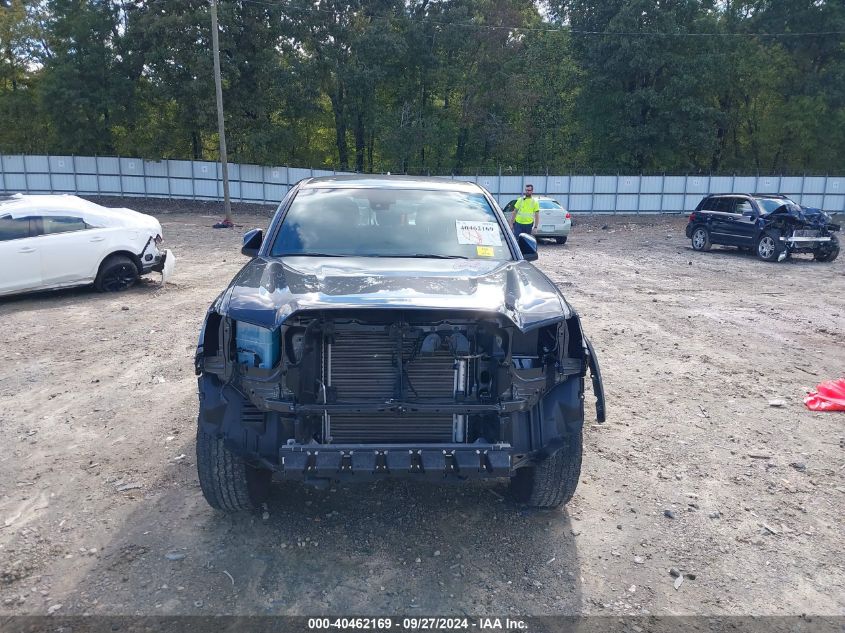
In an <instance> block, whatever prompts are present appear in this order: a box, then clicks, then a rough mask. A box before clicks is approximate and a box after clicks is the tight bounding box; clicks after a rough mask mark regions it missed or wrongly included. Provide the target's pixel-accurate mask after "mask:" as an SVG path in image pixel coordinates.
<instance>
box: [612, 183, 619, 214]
mask: <svg viewBox="0 0 845 633" xmlns="http://www.w3.org/2000/svg"><path fill="white" fill-rule="evenodd" d="M618 209H619V172H616V180H615V181H614V183H613V215H616V211H617V210H618Z"/></svg>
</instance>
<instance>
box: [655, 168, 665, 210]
mask: <svg viewBox="0 0 845 633" xmlns="http://www.w3.org/2000/svg"><path fill="white" fill-rule="evenodd" d="M664 191H666V173H665V172H664V173H662V174H660V205H659V206H660V208H659V209H658V210H657V212H658V213H663V192H664Z"/></svg>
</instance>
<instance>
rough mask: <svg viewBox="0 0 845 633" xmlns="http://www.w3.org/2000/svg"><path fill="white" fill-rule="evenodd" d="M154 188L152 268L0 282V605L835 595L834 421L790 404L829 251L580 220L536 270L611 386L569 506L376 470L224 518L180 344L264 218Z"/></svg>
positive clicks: (585, 610) (170, 607)
mask: <svg viewBox="0 0 845 633" xmlns="http://www.w3.org/2000/svg"><path fill="white" fill-rule="evenodd" d="M122 204H126V201H122ZM134 206H135V207H136V208H139V209H140V208H142V205H141V204H140V203H138V204H135V205H134ZM164 206H165V203H162V202H149V201H148V202H147V203H145V204H143V210H145V211H147V212H155V213H156V214H157V215H159V217H160V219H161V220H162V223H163V226H164V232H165V240H166V245H167V246H168V247H169V248H172V249H173V250H174V251H175V253H176V255H177V258H178V265H177V271H176V275H175V277H174V278H173V283H172V284H168V286H167V287H166V288H161V287H160V286H159V284H158V283H156V282H155V281H154V280H150V281H149V282H146V283H143V284H140V285H139V286H138V287H136V288H134V289H132V290H130V291H128V292H126V293H122V294H117V295H100V294H96V293H95V292H93V291H91V290H86V289H82V290H70V291H59V292H51V293H40V294H34V295H28V296H22V297H17V298H11V299H6V300H0V323H2V347H0V359H2V368H0V428H2V429H3V430H4V432H5V441H4V442H3V445H4V449H3V451H2V452H1V453H0V615H2V614H47V613H54V614H56V615H62V614H82V613H92V614H126V615H131V614H204V615H208V614H222V613H227V614H297V615H302V614H318V613H326V612H329V613H333V614H341V615H346V614H351V613H367V614H376V613H381V614H395V613H410V614H414V613H420V614H432V613H440V614H445V615H460V614H476V615H477V614H484V613H489V612H496V613H499V614H503V615H504V614H510V613H514V614H524V615H538V614H556V613H565V614H604V615H621V614H644V613H651V614H657V615H664V614H801V613H811V614H839V615H842V614H845V568H844V567H843V565H845V545H843V543H844V541H843V531H842V526H843V525H845V520H844V519H845V510H843V509H845V450H843V449H845V414H841V413H813V412H810V411H808V410H806V409H805V408H804V405H803V403H802V398H803V395H804V394H805V393H806V391H807V390H808V389H810V388H812V387H813V386H814V385H815V384H816V383H818V382H819V381H821V380H825V379H832V378H836V377H839V376H841V375H842V373H843V371H845V370H844V369H843V368H845V292H843V291H845V260H839V261H837V262H835V263H833V264H818V263H815V262H812V261H811V260H810V259H809V258H806V257H796V258H793V259H791V260H789V261H786V262H783V263H781V264H766V263H763V262H761V261H758V260H757V259H755V258H753V257H751V256H749V255H745V254H740V253H738V252H737V251H736V250H733V249H714V250H713V251H712V252H710V253H695V252H693V251H692V250H691V249H690V248H689V241H688V240H687V239H686V238H685V237H684V234H683V229H684V219H683V218H665V217H654V216H650V217H640V218H627V219H626V218H620V217H617V218H611V219H604V218H583V219H581V221H579V222H578V224H577V225H576V227H575V229H574V231H573V234H572V236H571V237H570V240H569V242H568V243H567V244H566V245H565V246H557V245H544V246H543V247H542V248H541V256H540V260H539V262H538V264H539V266H540V267H541V268H542V269H543V270H544V271H545V272H546V273H547V274H548V275H549V276H550V277H551V278H552V279H553V280H554V281H555V282H557V283H558V284H559V286H560V287H561V288H562V290H563V291H564V293H565V294H566V296H567V298H568V299H569V300H570V302H571V303H572V304H573V305H574V306H575V308H576V309H577V310H578V311H579V312H580V314H581V315H582V319H583V323H584V328H585V330H586V331H587V332H588V333H589V335H590V336H591V338H592V340H593V342H594V344H595V346H596V348H597V351H598V353H599V358H600V360H601V362H602V369H603V371H604V375H605V387H606V390H607V394H608V421H607V423H606V424H604V425H597V424H595V423H593V422H590V423H588V426H587V428H586V431H585V442H586V445H585V456H584V467H583V471H582V481H581V483H580V485H579V488H578V491H577V493H576V496H575V498H574V500H573V502H572V503H571V504H570V505H569V506H568V507H567V508H566V509H565V510H560V511H534V510H529V509H526V508H523V507H519V506H518V505H515V504H514V503H513V502H512V501H510V500H509V499H508V498H507V495H506V484H505V483H504V482H482V483H473V484H471V485H466V486H442V487H438V486H432V485H424V484H419V483H414V482H407V481H385V482H379V483H377V484H363V485H359V486H335V487H333V488H331V489H328V490H314V489H309V488H305V487H302V486H300V485H293V484H288V485H284V486H279V487H277V488H276V489H275V492H274V495H273V497H272V499H271V501H270V503H269V504H268V507H267V510H266V512H263V513H258V514H256V515H242V516H234V517H229V516H224V515H222V514H219V513H216V512H214V511H213V510H212V509H211V508H209V507H208V506H207V505H206V503H205V502H204V500H203V498H202V496H201V493H200V490H199V486H198V484H197V478H196V473H195V457H194V433H195V415H196V409H197V407H196V387H195V377H194V375H193V367H192V356H193V352H194V347H195V342H196V337H197V333H198V331H199V327H200V323H201V320H202V318H203V315H204V313H205V311H206V308H207V306H208V304H209V303H210V302H211V301H212V300H213V299H214V297H215V296H216V295H217V294H218V293H219V292H220V291H221V290H222V289H223V288H224V287H225V285H226V284H227V283H228V282H229V280H230V279H231V277H232V276H233V274H234V273H235V272H236V271H237V270H238V269H239V268H240V267H241V266H242V265H243V264H244V263H245V261H246V258H244V257H243V256H241V255H240V254H239V244H240V235H241V233H242V230H246V229H248V228H251V227H253V226H266V224H267V222H268V217H269V216H268V214H267V212H266V211H265V210H262V211H261V213H260V214H256V215H253V216H243V215H239V216H238V217H237V222H238V223H239V224H242V225H243V227H242V230H236V231H228V230H212V229H210V228H209V226H210V224H211V223H212V222H214V221H215V220H216V219H218V218H219V209H218V208H213V207H207V208H206V209H205V211H204V213H205V215H203V211H200V213H196V212H195V213H192V214H185V213H184V211H186V210H188V209H187V208H181V207H180V208H178V209H176V211H177V212H175V213H174V212H173V209H172V208H169V209H165V208H164ZM190 210H194V209H190ZM165 211H169V212H167V213H165ZM241 211H243V210H241ZM588 401H589V402H590V403H592V397H591V395H589V394H588Z"/></svg>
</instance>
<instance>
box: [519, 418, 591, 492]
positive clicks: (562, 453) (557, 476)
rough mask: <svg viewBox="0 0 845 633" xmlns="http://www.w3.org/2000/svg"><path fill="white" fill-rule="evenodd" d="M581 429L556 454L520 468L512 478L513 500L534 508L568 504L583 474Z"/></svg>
mask: <svg viewBox="0 0 845 633" xmlns="http://www.w3.org/2000/svg"><path fill="white" fill-rule="evenodd" d="M582 453H583V438H582V432H581V429H578V431H577V432H576V433H573V434H571V435H570V436H569V437H568V439H567V441H566V442H565V443H564V445H563V446H562V447H561V448H560V450H558V451H557V452H556V453H555V454H554V455H551V456H550V457H547V458H546V459H544V460H543V461H541V462H539V463H538V464H535V465H534V466H527V467H524V468H519V469H517V471H516V473H515V474H514V476H513V477H512V478H511V494H512V495H513V497H514V499H516V500H517V501H519V502H521V503H525V504H527V505H529V506H532V507H534V508H556V507H558V506H559V505H563V504H566V503H569V500H570V499H572V496H573V495H574V494H575V488H577V487H578V478H579V477H580V476H581V455H582Z"/></svg>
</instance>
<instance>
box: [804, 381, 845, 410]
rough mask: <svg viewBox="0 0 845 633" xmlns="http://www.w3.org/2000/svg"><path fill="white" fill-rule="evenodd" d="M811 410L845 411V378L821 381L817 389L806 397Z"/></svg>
mask: <svg viewBox="0 0 845 633" xmlns="http://www.w3.org/2000/svg"><path fill="white" fill-rule="evenodd" d="M804 404H806V405H807V408H808V409H810V410H811V411H845V378H840V379H839V380H826V381H825V382H822V383H819V385H818V386H817V387H816V391H811V392H810V393H808V394H807V397H806V398H804Z"/></svg>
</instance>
